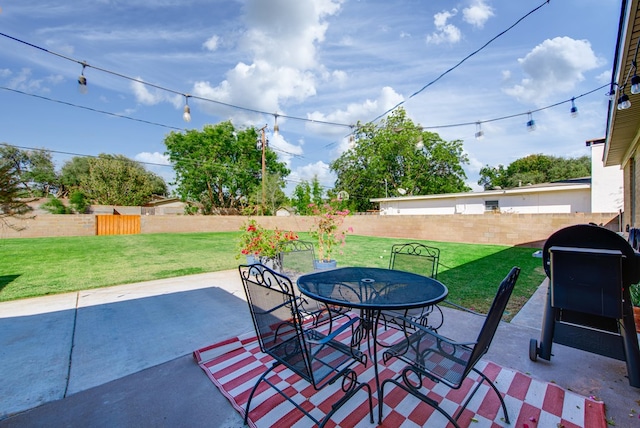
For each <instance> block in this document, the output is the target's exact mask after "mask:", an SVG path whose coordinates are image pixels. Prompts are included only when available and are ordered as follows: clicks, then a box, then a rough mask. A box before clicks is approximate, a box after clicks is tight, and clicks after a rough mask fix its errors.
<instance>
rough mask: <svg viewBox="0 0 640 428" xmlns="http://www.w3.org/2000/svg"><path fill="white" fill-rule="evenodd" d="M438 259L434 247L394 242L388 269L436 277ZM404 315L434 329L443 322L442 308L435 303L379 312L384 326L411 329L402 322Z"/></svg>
mask: <svg viewBox="0 0 640 428" xmlns="http://www.w3.org/2000/svg"><path fill="white" fill-rule="evenodd" d="M439 260H440V249H438V248H436V247H430V246H427V245H424V244H420V243H418V242H411V243H408V244H394V245H392V246H391V256H390V258H389V269H395V270H402V271H405V272H411V273H417V274H419V275H424V276H428V277H430V278H434V279H437V276H438V263H439ZM405 317H406V318H409V319H411V320H412V321H413V322H415V323H417V324H420V325H422V326H425V327H430V328H432V329H434V330H438V328H439V327H440V326H442V322H443V316H442V310H440V308H439V307H438V306H436V305H430V306H426V307H424V308H417V309H409V310H407V311H403V312H398V311H382V312H381V313H380V319H381V320H382V321H383V322H384V325H385V326H391V327H394V328H399V329H403V330H404V329H407V328H409V329H411V325H407V324H406V323H405V322H404V318H405Z"/></svg>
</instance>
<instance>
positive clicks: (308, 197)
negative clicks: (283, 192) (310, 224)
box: [291, 176, 324, 215]
mask: <svg viewBox="0 0 640 428" xmlns="http://www.w3.org/2000/svg"><path fill="white" fill-rule="evenodd" d="M323 193H324V192H323V190H322V186H320V181H319V180H318V176H314V177H313V178H312V179H311V182H308V181H306V180H303V181H301V182H300V183H298V184H297V185H296V187H295V189H293V196H292V198H291V203H292V204H293V206H294V207H295V208H296V213H297V214H299V215H311V214H312V213H313V212H312V211H313V210H312V208H311V206H310V205H311V204H312V203H313V204H315V205H316V206H320V205H322V195H323Z"/></svg>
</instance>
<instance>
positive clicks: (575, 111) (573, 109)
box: [571, 98, 578, 117]
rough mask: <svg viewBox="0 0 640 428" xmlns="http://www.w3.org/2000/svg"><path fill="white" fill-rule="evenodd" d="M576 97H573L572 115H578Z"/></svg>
mask: <svg viewBox="0 0 640 428" xmlns="http://www.w3.org/2000/svg"><path fill="white" fill-rule="evenodd" d="M575 100H576V99H575V98H571V117H578V107H576V103H575Z"/></svg>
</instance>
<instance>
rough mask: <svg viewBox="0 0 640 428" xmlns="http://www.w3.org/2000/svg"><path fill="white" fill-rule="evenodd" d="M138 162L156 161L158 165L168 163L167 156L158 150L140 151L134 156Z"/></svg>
mask: <svg viewBox="0 0 640 428" xmlns="http://www.w3.org/2000/svg"><path fill="white" fill-rule="evenodd" d="M134 159H135V160H137V161H140V162H147V163H156V164H160V165H170V162H169V156H167V155H165V154H163V153H159V152H153V153H150V152H141V153H138V154H137V155H135V156H134Z"/></svg>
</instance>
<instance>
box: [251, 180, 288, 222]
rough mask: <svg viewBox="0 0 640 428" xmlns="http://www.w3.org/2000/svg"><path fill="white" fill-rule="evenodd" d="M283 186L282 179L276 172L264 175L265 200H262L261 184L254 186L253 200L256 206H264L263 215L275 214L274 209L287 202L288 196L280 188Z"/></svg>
mask: <svg viewBox="0 0 640 428" xmlns="http://www.w3.org/2000/svg"><path fill="white" fill-rule="evenodd" d="M284 186H285V183H284V180H283V179H282V178H281V177H280V176H279V175H278V174H269V173H267V175H266V176H265V200H264V201H263V200H262V185H260V186H259V187H257V188H256V191H255V193H254V197H253V201H254V203H255V207H254V208H256V209H255V210H254V211H258V208H257V207H264V208H265V210H264V211H263V214H264V215H275V213H276V211H277V210H278V208H279V207H281V206H282V205H285V204H287V202H288V200H289V199H288V198H287V195H285V193H284V191H283V190H282V189H283V188H284Z"/></svg>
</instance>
